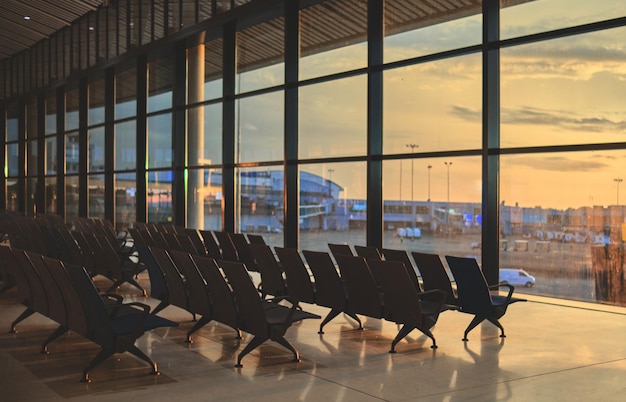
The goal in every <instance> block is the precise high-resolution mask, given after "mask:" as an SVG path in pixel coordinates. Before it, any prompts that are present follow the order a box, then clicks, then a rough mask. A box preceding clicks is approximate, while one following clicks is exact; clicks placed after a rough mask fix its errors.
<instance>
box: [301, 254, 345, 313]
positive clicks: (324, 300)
mask: <svg viewBox="0 0 626 402" xmlns="http://www.w3.org/2000/svg"><path fill="white" fill-rule="evenodd" d="M302 255H304V258H305V259H306V262H307V263H308V264H309V269H310V270H311V273H312V274H313V277H314V278H315V303H316V304H318V305H320V306H324V307H329V308H338V309H344V308H345V306H346V292H345V290H344V287H343V283H342V281H341V277H340V276H339V273H338V272H337V269H336V268H335V264H334V263H333V260H332V259H331V258H330V254H328V253H327V252H325V251H310V250H302Z"/></svg>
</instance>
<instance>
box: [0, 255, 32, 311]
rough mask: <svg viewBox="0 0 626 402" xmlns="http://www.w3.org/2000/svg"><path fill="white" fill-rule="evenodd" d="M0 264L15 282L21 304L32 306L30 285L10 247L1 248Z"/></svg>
mask: <svg viewBox="0 0 626 402" xmlns="http://www.w3.org/2000/svg"><path fill="white" fill-rule="evenodd" d="M0 264H2V265H3V266H4V268H5V269H6V271H7V273H8V275H11V276H12V277H13V279H14V280H15V284H16V286H17V298H18V300H19V302H20V303H22V304H23V305H25V306H30V304H31V302H32V300H31V298H32V296H31V288H30V283H29V281H28V279H27V278H26V275H25V274H24V272H23V270H22V269H21V267H20V265H19V262H17V260H16V259H15V256H14V255H13V250H12V249H11V248H10V247H8V246H0Z"/></svg>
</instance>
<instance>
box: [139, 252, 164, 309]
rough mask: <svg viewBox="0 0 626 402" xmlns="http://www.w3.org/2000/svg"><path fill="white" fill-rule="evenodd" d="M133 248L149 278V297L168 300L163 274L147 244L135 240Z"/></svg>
mask: <svg viewBox="0 0 626 402" xmlns="http://www.w3.org/2000/svg"><path fill="white" fill-rule="evenodd" d="M135 249H136V250H137V252H138V253H139V261H141V263H142V264H143V265H144V267H146V270H147V271H148V277H149V278H150V297H152V298H153V299H157V300H168V297H169V294H168V289H167V284H166V283H165V275H164V274H163V271H161V268H159V264H158V263H157V262H156V260H155V259H154V256H153V255H152V253H151V252H150V250H149V249H148V246H147V245H145V244H143V243H141V242H139V243H138V242H135Z"/></svg>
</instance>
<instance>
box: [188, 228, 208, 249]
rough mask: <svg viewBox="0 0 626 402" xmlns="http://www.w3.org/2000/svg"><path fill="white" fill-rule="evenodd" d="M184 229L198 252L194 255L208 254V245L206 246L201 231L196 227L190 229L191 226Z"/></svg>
mask: <svg viewBox="0 0 626 402" xmlns="http://www.w3.org/2000/svg"><path fill="white" fill-rule="evenodd" d="M184 231H185V235H186V236H187V238H188V239H189V241H190V242H191V243H192V244H193V246H194V248H195V250H196V253H195V254H194V255H201V256H205V255H207V250H206V247H205V246H204V242H203V241H202V238H201V237H200V233H198V231H197V230H196V229H190V228H186V229H185V230H184Z"/></svg>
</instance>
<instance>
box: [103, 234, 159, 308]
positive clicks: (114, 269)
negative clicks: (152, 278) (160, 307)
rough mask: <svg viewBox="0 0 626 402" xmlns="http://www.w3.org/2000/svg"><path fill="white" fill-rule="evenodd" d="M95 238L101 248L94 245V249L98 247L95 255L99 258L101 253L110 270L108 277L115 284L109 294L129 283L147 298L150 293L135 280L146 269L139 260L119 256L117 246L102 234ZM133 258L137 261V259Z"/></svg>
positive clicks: (110, 288)
mask: <svg viewBox="0 0 626 402" xmlns="http://www.w3.org/2000/svg"><path fill="white" fill-rule="evenodd" d="M94 236H95V239H96V240H97V243H98V244H99V248H97V247H98V246H97V245H95V243H94V244H93V245H94V247H96V248H95V249H94V252H95V255H96V257H97V256H98V253H100V258H102V260H103V261H104V262H105V263H106V267H107V270H108V273H107V275H106V277H107V278H109V279H110V280H112V281H113V284H112V285H111V286H110V287H109V289H108V290H107V292H111V291H112V290H113V289H115V288H117V287H118V286H120V285H122V284H124V283H129V284H131V285H133V286H134V287H136V288H137V289H139V290H140V291H141V294H142V296H144V297H147V296H148V293H147V292H146V290H145V289H144V288H143V287H142V286H141V285H140V284H139V282H137V281H136V279H135V278H136V277H137V275H138V274H139V273H141V272H142V269H144V267H142V266H141V265H140V264H139V260H138V259H137V260H136V261H133V260H131V258H130V257H128V256H122V255H120V254H118V252H117V251H116V249H115V246H114V245H113V244H111V242H110V241H109V239H107V238H106V236H104V235H100V234H96V235H94ZM133 258H135V259H136V257H133Z"/></svg>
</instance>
